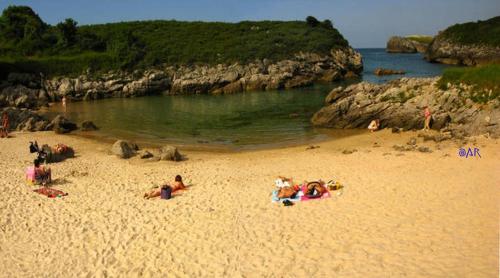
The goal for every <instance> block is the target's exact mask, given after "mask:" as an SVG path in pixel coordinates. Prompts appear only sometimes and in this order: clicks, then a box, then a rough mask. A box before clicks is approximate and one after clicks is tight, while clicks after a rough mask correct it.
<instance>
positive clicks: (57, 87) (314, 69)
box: [0, 48, 363, 108]
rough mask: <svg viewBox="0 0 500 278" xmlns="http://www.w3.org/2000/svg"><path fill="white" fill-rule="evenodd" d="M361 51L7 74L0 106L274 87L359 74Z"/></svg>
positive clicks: (2, 86) (286, 86) (32, 105)
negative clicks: (96, 71) (64, 73)
mask: <svg viewBox="0 0 500 278" xmlns="http://www.w3.org/2000/svg"><path fill="white" fill-rule="evenodd" d="M362 69H363V65H362V61H361V55H360V54H359V53H357V52H356V51H354V50H353V49H352V48H342V49H335V50H332V51H331V53H330V54H329V55H318V54H314V53H298V54H297V55H295V56H294V57H292V58H291V59H288V60H282V61H278V62H274V63H273V62H270V61H268V60H267V59H263V60H257V61H255V62H253V63H249V64H245V65H241V64H232V65H222V64H220V65H216V66H208V65H194V66H185V65H184V66H164V67H162V68H157V69H150V70H146V71H144V72H140V71H135V72H132V73H127V72H111V73H108V74H103V75H100V76H99V77H97V78H96V77H94V76H91V75H82V76H79V77H76V78H69V77H56V78H52V79H42V78H40V76H36V75H26V74H12V75H13V76H12V77H11V78H9V80H7V81H4V82H3V83H2V84H1V85H0V107H2V106H17V107H29V108H34V107H37V106H39V105H42V104H45V103H47V101H52V102H54V101H59V100H60V99H61V98H62V96H66V97H67V98H68V99H70V100H71V101H77V100H92V99H100V98H109V97H134V96H143V95H149V94H156V93H166V94H207V93H211V94H231V93H236V92H241V91H250V90H276V89H285V88H294V87H300V86H307V85H310V84H311V83H312V82H315V81H322V82H332V81H335V80H340V79H343V78H345V77H349V76H357V75H359V74H360V73H361V72H362Z"/></svg>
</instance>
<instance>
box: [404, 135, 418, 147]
mask: <svg viewBox="0 0 500 278" xmlns="http://www.w3.org/2000/svg"><path fill="white" fill-rule="evenodd" d="M416 144H417V138H415V137H412V138H410V141H408V142H407V143H406V145H410V146H415V145H416Z"/></svg>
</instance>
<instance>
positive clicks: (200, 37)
mask: <svg viewBox="0 0 500 278" xmlns="http://www.w3.org/2000/svg"><path fill="white" fill-rule="evenodd" d="M0 38H1V40H0V66H1V68H2V69H3V71H5V69H11V70H12V69H17V70H23V71H42V72H44V73H46V74H49V75H50V74H79V73H81V72H83V71H85V70H86V69H87V68H91V69H92V70H93V71H105V70H110V69H136V68H146V67H151V66H156V65H160V64H164V63H167V64H195V63H200V64H218V63H234V62H240V63H246V62H250V61H253V60H255V59H264V58H267V59H269V60H271V61H275V60H280V59H285V58H289V57H292V55H293V54H295V53H298V52H300V51H303V52H314V53H320V54H326V53H329V51H330V50H331V49H332V48H343V47H346V46H348V42H347V41H346V40H345V39H344V38H343V36H342V35H341V34H340V33H339V32H338V31H337V30H336V29H335V28H333V26H332V23H331V22H330V21H329V20H325V21H323V22H320V21H318V20H316V19H315V18H314V17H308V18H307V19H306V21H286V22H283V21H259V22H250V21H244V22H239V23H222V22H180V21H174V20H170V21H165V20H155V21H136V22H121V23H109V24H101V25H87V26H77V23H76V22H75V21H74V20H72V19H67V20H65V21H64V22H61V23H59V24H57V25H56V26H51V25H48V24H46V23H44V22H43V21H42V20H41V19H40V18H39V16H38V15H37V14H36V13H35V12H33V11H32V10H31V8H29V7H25V6H10V7H8V8H7V9H5V10H4V11H3V13H2V16H1V17H0Z"/></svg>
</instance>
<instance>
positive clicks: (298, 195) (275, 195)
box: [271, 190, 304, 203]
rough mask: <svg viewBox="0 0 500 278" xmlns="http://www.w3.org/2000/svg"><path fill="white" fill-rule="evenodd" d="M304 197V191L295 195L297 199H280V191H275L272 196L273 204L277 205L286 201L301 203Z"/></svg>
mask: <svg viewBox="0 0 500 278" xmlns="http://www.w3.org/2000/svg"><path fill="white" fill-rule="evenodd" d="M302 195H304V194H303V193H302V191H299V192H297V194H295V198H282V199H280V198H278V190H274V191H273V194H272V196H271V202H273V203H277V202H283V201H284V200H289V201H290V202H299V201H300V198H301V197H302Z"/></svg>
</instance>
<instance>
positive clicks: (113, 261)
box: [0, 130, 500, 277]
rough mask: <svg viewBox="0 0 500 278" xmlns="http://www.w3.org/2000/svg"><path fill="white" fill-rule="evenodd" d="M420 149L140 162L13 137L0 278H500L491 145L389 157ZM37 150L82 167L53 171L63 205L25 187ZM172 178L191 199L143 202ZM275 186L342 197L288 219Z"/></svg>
mask: <svg viewBox="0 0 500 278" xmlns="http://www.w3.org/2000/svg"><path fill="white" fill-rule="evenodd" d="M416 135H417V133H415V132H407V133H403V134H392V133H391V132H390V131H387V130H383V131H380V132H376V133H374V134H368V133H366V134H361V135H356V136H351V137H347V138H342V139H338V140H331V141H328V142H322V143H319V144H316V145H318V146H320V148H316V149H312V150H306V147H307V146H298V147H290V148H282V149H273V150H260V151H253V152H242V153H210V152H183V154H185V155H186V157H187V160H185V161H182V162H163V161H162V162H144V161H142V160H141V159H139V158H138V157H134V158H132V159H129V160H122V159H119V158H117V157H115V156H113V155H111V154H110V153H109V149H110V147H111V145H110V144H104V143H99V142H97V141H92V140H89V139H84V138H79V137H75V136H63V135H55V134H54V133H53V132H37V133H14V134H13V135H12V138H9V139H0V169H2V171H0V187H1V188H2V193H1V194H0V215H1V218H0V265H2V271H1V272H0V276H1V277H75V276H76V277H138V276H145V277H165V276H168V277H200V276H203V277H207V276H208V277H498V275H499V270H498V266H499V255H498V251H499V210H498V204H499V197H500V194H499V193H500V188H499V184H500V171H499V170H500V169H499V164H498V161H499V160H498V157H499V154H500V145H499V144H498V143H499V142H498V139H487V138H483V137H478V138H476V139H475V142H474V141H469V143H468V144H467V145H466V146H467V147H472V148H474V147H477V148H479V149H480V153H481V156H482V157H481V158H478V157H469V158H463V157H460V156H459V155H458V148H459V147H460V146H459V145H458V144H457V143H455V142H453V141H446V142H442V143H439V149H438V146H437V144H436V143H434V142H422V138H418V142H417V144H418V145H419V146H428V147H430V148H431V149H432V150H433V152H432V153H421V152H418V151H410V152H398V151H395V150H394V149H393V148H392V146H393V145H394V144H406V142H407V141H408V140H409V138H411V137H416ZM31 140H38V142H39V143H44V144H45V143H46V144H49V145H54V144H56V143H65V144H67V145H70V146H72V147H74V148H75V150H76V158H74V159H68V160H66V161H64V162H62V163H57V164H51V165H50V167H51V168H52V171H53V179H54V183H53V187H54V188H57V189H61V190H63V191H65V192H67V193H69V195H68V196H66V197H63V198H54V199H50V198H47V197H45V196H42V195H39V194H36V193H34V192H32V190H33V189H35V187H34V186H29V185H27V184H26V183H25V181H24V170H25V169H26V167H27V166H29V165H30V164H31V163H32V161H33V159H34V155H33V154H30V153H29V152H28V142H29V141H31ZM375 142H377V144H378V145H380V147H374V146H373V144H374V143H375ZM352 148H356V149H357V151H356V152H354V153H352V154H343V153H342V151H343V150H345V149H352ZM181 151H182V149H181ZM176 174H180V175H182V176H183V177H184V178H185V180H186V181H187V182H188V183H190V184H191V186H190V187H189V189H188V190H186V191H185V192H182V193H181V194H180V195H178V196H176V197H175V198H173V199H171V200H168V201H165V200H159V199H157V200H145V199H143V198H142V194H143V193H144V192H145V191H147V190H148V189H150V188H151V187H152V186H154V185H160V184H162V183H165V182H168V181H171V180H172V179H173V178H174V176H175V175H176ZM278 175H283V176H288V177H292V178H294V180H296V181H299V182H300V181H303V180H315V179H323V180H329V179H332V178H335V179H337V180H339V181H340V182H341V183H343V184H344V185H345V188H344V190H343V193H342V195H340V196H339V195H337V192H333V197H332V198H329V199H324V200H315V201H309V202H300V203H297V204H296V205H294V206H292V207H284V206H282V205H280V204H276V203H271V192H272V191H273V189H274V180H275V179H276V177H277V176H278Z"/></svg>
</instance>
